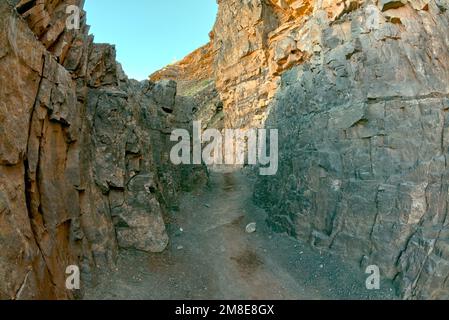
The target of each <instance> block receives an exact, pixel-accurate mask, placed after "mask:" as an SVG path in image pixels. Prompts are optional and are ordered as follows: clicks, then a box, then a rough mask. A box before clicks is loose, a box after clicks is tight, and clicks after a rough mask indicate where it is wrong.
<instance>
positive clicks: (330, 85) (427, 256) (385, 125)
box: [256, 1, 449, 299]
mask: <svg viewBox="0 0 449 320" xmlns="http://www.w3.org/2000/svg"><path fill="white" fill-rule="evenodd" d="M399 2H400V5H399ZM324 3H325V1H324V2H323V4H324ZM348 8H350V9H351V10H349V9H348ZM326 10H327V9H326V7H323V6H321V5H320V4H319V3H318V1H317V2H316V3H315V4H314V6H313V11H312V13H311V15H310V16H309V18H308V22H306V23H305V24H303V25H302V27H301V28H300V29H299V31H300V32H303V33H304V34H306V35H308V36H306V37H305V38H304V39H305V43H304V42H303V43H302V45H305V46H309V47H310V48H313V52H312V51H310V52H308V56H309V59H307V61H306V62H304V63H302V64H301V65H300V66H297V67H295V68H293V69H291V70H290V71H288V72H285V73H283V75H282V84H281V87H280V90H279V91H278V92H277V94H276V99H275V101H274V102H273V105H272V107H271V108H272V109H271V110H270V112H269V113H268V114H269V115H268V120H267V122H266V126H268V127H272V128H277V129H279V134H280V137H279V142H280V150H279V155H280V159H281V160H280V170H279V172H278V174H277V175H276V176H273V177H265V178H261V179H260V182H259V184H258V186H257V192H256V198H257V200H258V202H259V203H261V204H262V205H264V207H266V208H267V210H268V211H269V222H270V224H271V225H272V226H273V227H274V228H275V229H276V230H278V231H287V232H289V233H290V234H291V235H293V236H296V237H298V238H301V239H304V240H306V241H309V242H310V243H311V244H312V245H314V246H316V247H318V248H321V249H323V248H324V249H328V250H331V251H333V252H337V253H339V254H341V255H343V256H345V257H346V258H347V259H348V261H352V262H353V263H358V264H360V265H361V267H363V268H365V267H366V266H368V265H373V264H375V265H378V266H379V267H380V268H381V271H382V274H383V276H384V277H387V278H390V279H394V281H395V283H396V284H397V287H398V292H399V293H400V294H401V295H402V296H403V297H405V298H426V299H429V298H440V299H441V298H449V283H448V279H449V224H448V223H449V220H448V214H447V208H448V184H447V176H448V173H449V171H448V167H447V157H448V150H449V144H448V140H447V134H448V113H447V111H448V108H449V105H448V103H449V96H448V94H449V86H448V83H449V64H448V61H449V60H448V57H449V38H448V34H447V29H448V27H449V15H448V13H447V11H446V10H444V8H442V7H441V2H439V1H402V2H401V1H379V3H376V2H374V1H358V2H357V6H351V7H348V6H346V9H345V11H343V13H339V14H331V15H330V14H329V12H327V11H326ZM331 12H333V13H335V11H334V10H332V11H331ZM336 12H339V10H337V11H336ZM312 26H317V27H318V28H316V27H315V30H316V31H317V34H316V36H315V37H311V36H310V32H311V31H310V30H311V29H310V28H311V27H312ZM313 39H317V42H316V44H315V46H316V48H315V46H312V43H313V42H314V40H313ZM309 41H312V43H311V44H310V45H309V44H308V42H309Z"/></svg>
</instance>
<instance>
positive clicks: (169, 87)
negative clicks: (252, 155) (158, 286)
mask: <svg viewBox="0 0 449 320" xmlns="http://www.w3.org/2000/svg"><path fill="white" fill-rule="evenodd" d="M82 2H83V1H80V0H71V1H54V0H53V1H50V0H48V1H46V0H38V1H26V0H22V1H17V0H15V1H1V2H0V25H1V32H0V48H1V49H0V97H1V98H2V99H1V102H0V135H1V139H0V247H1V248H2V253H1V254H0V299H37V298H39V299H53V298H60V299H61V298H62V299H67V298H73V297H74V293H72V292H71V291H68V290H66V288H65V277H66V274H65V271H66V268H67V267H68V266H70V265H77V266H79V267H80V269H81V272H82V277H83V279H82V280H83V281H94V280H95V271H96V269H97V268H109V267H111V266H112V265H113V264H114V261H115V256H116V252H117V249H118V248H119V247H121V248H134V249H137V250H144V251H151V252H160V251H162V250H164V249H165V247H166V246H167V244H168V236H167V233H166V230H165V223H164V215H165V213H166V212H167V210H170V209H172V208H173V207H176V201H177V194H178V192H179V191H180V190H181V189H182V188H185V187H186V186H191V185H193V183H194V181H199V180H201V179H202V178H204V176H205V175H204V173H205V172H204V170H203V169H202V168H201V167H199V168H196V167H191V168H177V167H174V166H172V165H171V163H170V161H169V152H170V147H171V142H170V141H169V137H170V136H169V135H170V132H171V130H172V129H173V128H190V127H191V120H192V110H193V109H194V107H193V104H192V101H190V100H186V99H183V98H181V97H178V96H177V95H176V89H177V88H176V83H174V82H168V83H166V82H162V83H152V82H148V81H147V82H141V83H140V82H137V81H134V80H129V79H127V77H126V76H125V75H124V73H123V71H122V70H121V67H120V65H118V64H117V62H116V60H115V48H114V47H113V46H110V45H103V44H102V45H99V44H94V43H93V39H92V37H90V36H88V26H87V25H86V24H85V17H84V16H85V14H84V12H83V13H82V17H81V28H80V30H67V29H66V28H65V21H66V18H67V15H66V13H65V12H66V8H67V5H77V6H82V4H83V3H82ZM78 294H81V293H80V292H76V293H75V295H78Z"/></svg>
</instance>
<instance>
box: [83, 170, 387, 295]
mask: <svg viewBox="0 0 449 320" xmlns="http://www.w3.org/2000/svg"><path fill="white" fill-rule="evenodd" d="M252 185H253V184H252V182H251V180H250V178H248V177H247V176H246V175H245V174H244V173H242V172H241V171H229V172H214V173H212V174H211V182H210V184H209V186H207V187H205V188H203V189H202V190H199V191H196V192H193V193H186V194H184V195H183V197H182V199H181V206H180V210H179V212H175V213H172V219H171V220H172V222H171V223H170V225H169V226H168V229H169V233H170V235H171V239H172V240H171V243H170V246H169V248H168V249H167V250H166V251H165V252H164V253H162V254H146V253H143V252H137V251H123V252H121V254H120V258H119V261H118V265H117V267H118V268H117V271H116V272H114V273H112V274H111V273H108V274H107V275H103V276H102V277H101V278H100V284H99V285H98V286H97V287H95V288H89V289H87V292H86V299H244V300H246V299H371V298H375V299H391V298H393V297H394V295H393V293H392V292H393V291H392V289H391V285H390V284H389V283H388V282H383V283H382V289H381V290H380V291H368V290H366V288H365V279H366V275H365V274H364V273H363V272H362V271H361V270H359V269H349V268H348V267H346V266H345V264H344V262H343V261H341V260H339V259H338V258H336V257H333V256H331V255H329V254H326V253H320V252H318V251H316V250H312V249H311V248H310V247H309V246H308V245H305V244H302V243H300V242H298V241H296V240H294V239H291V238H289V237H287V236H286V235H280V234H273V233H272V232H271V231H270V230H269V229H268V228H267V226H266V223H265V218H266V214H265V212H264V211H263V210H262V209H260V208H258V207H256V206H255V205H254V204H253V203H252V201H251V197H252V190H251V186H252ZM250 222H256V223H257V232H255V233H253V234H248V233H246V232H245V227H246V225H247V224H248V223H250ZM344 266H345V267H344Z"/></svg>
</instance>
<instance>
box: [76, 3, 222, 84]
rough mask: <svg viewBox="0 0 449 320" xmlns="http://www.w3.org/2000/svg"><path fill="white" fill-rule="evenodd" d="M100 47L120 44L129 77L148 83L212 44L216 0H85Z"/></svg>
mask: <svg viewBox="0 0 449 320" xmlns="http://www.w3.org/2000/svg"><path fill="white" fill-rule="evenodd" d="M84 9H85V10H86V11H87V22H88V24H89V25H90V26H91V29H90V33H92V34H93V35H95V42H97V43H111V44H115V45H116V48H117V60H118V61H119V62H120V63H122V65H123V68H124V70H125V72H126V73H127V74H128V76H129V77H130V78H134V79H137V80H144V79H146V78H147V77H148V75H150V74H151V73H153V72H154V71H156V70H159V69H161V68H163V67H164V66H166V65H167V64H170V63H172V62H173V61H175V60H181V59H182V58H184V57H185V56H186V55H187V54H189V53H190V52H192V51H193V50H195V49H197V48H199V47H200V46H202V45H204V44H206V43H207V42H208V41H209V32H210V31H211V30H212V26H213V24H214V22H215V17H216V13H217V4H216V0H193V1H188V0H127V1H118V0H112V1H111V0H86V3H85V6H84Z"/></svg>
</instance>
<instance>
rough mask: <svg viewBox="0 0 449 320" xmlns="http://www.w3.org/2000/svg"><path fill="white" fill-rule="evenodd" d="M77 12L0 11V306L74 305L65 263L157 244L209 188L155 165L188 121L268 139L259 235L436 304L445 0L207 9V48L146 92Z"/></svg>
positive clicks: (88, 270) (258, 193)
mask: <svg viewBox="0 0 449 320" xmlns="http://www.w3.org/2000/svg"><path fill="white" fill-rule="evenodd" d="M82 2H83V1H82V0H68V1H62V0H8V1H1V2H0V17H1V19H0V24H1V29H0V30H1V33H0V97H1V98H2V100H1V101H0V136H1V139H0V245H1V248H2V250H3V251H2V253H1V254H0V298H2V299H3V298H7V299H31V298H73V295H72V294H71V293H69V292H68V291H67V290H65V269H66V267H67V266H68V265H79V266H81V270H82V275H83V277H84V278H83V279H85V280H87V281H95V273H96V270H98V268H100V269H107V268H109V267H110V266H112V265H113V264H114V261H115V256H116V253H117V250H118V248H120V247H121V248H134V249H138V250H144V251H152V252H159V251H162V250H164V248H165V247H166V246H167V243H168V236H167V233H166V231H165V224H164V216H165V213H166V212H167V210H171V209H176V206H177V195H178V192H179V191H180V190H183V189H189V188H191V187H192V186H194V185H195V184H198V183H201V182H204V181H205V180H207V173H206V171H205V170H204V168H203V167H201V166H198V167H195V166H192V167H189V166H181V167H175V166H173V165H172V164H171V163H170V161H169V151H170V146H171V143H170V141H169V137H170V133H171V130H172V129H173V128H191V121H192V120H193V119H199V120H202V121H203V126H204V127H217V128H219V129H221V128H223V127H227V128H241V127H267V128H273V129H278V130H279V171H278V173H277V175H275V176H267V177H260V178H259V179H258V182H257V184H256V186H255V193H254V197H255V200H256V201H257V203H258V204H260V205H261V206H263V207H264V208H265V209H266V211H267V212H268V222H269V224H270V226H271V227H272V228H273V229H275V230H276V231H279V232H287V233H288V234H290V235H291V236H293V237H297V238H299V239H301V240H303V241H307V242H309V243H310V244H311V245H312V246H314V247H316V248H318V249H320V250H329V251H330V252H334V253H336V254H338V255H340V256H342V257H344V258H345V261H347V263H351V264H358V265H360V267H361V268H362V269H364V268H365V267H366V266H368V265H373V264H374V265H378V266H379V267H380V269H381V272H382V275H383V277H384V278H388V279H391V280H393V281H394V282H395V284H396V287H397V290H398V294H399V295H400V296H402V297H404V298H409V299H414V298H415V299H416V298H449V216H448V200H449V199H448V192H449V184H448V181H447V180H446V179H447V178H449V171H448V165H447V163H448V159H447V157H448V151H449V140H448V139H449V138H448V137H449V131H448V127H449V119H448V115H449V114H448V110H449V36H448V32H447V30H448V29H449V3H448V1H447V0H400V1H397V0H218V4H219V12H218V16H217V21H216V24H215V26H214V28H213V30H212V32H211V33H210V38H211V41H210V43H209V44H207V45H206V46H204V47H202V48H200V49H198V50H196V51H195V52H193V53H192V54H190V55H189V56H187V57H186V58H185V59H183V60H182V61H180V62H178V63H175V64H173V65H170V66H168V67H166V68H165V69H163V70H161V71H158V72H157V73H155V74H153V75H152V76H150V81H145V82H137V81H134V80H130V79H128V78H127V77H126V75H125V74H124V72H123V71H122V70H121V67H120V65H119V64H118V63H117V62H116V60H115V49H114V47H113V46H111V45H106V44H95V43H94V39H93V38H92V37H91V36H89V35H88V31H89V28H88V26H87V25H86V22H85V14H84V13H83V15H82V19H81V28H80V29H79V30H67V28H66V24H65V23H66V18H67V14H66V7H67V5H70V4H73V5H77V6H80V7H82V5H83V3H82ZM79 294H81V293H79Z"/></svg>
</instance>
